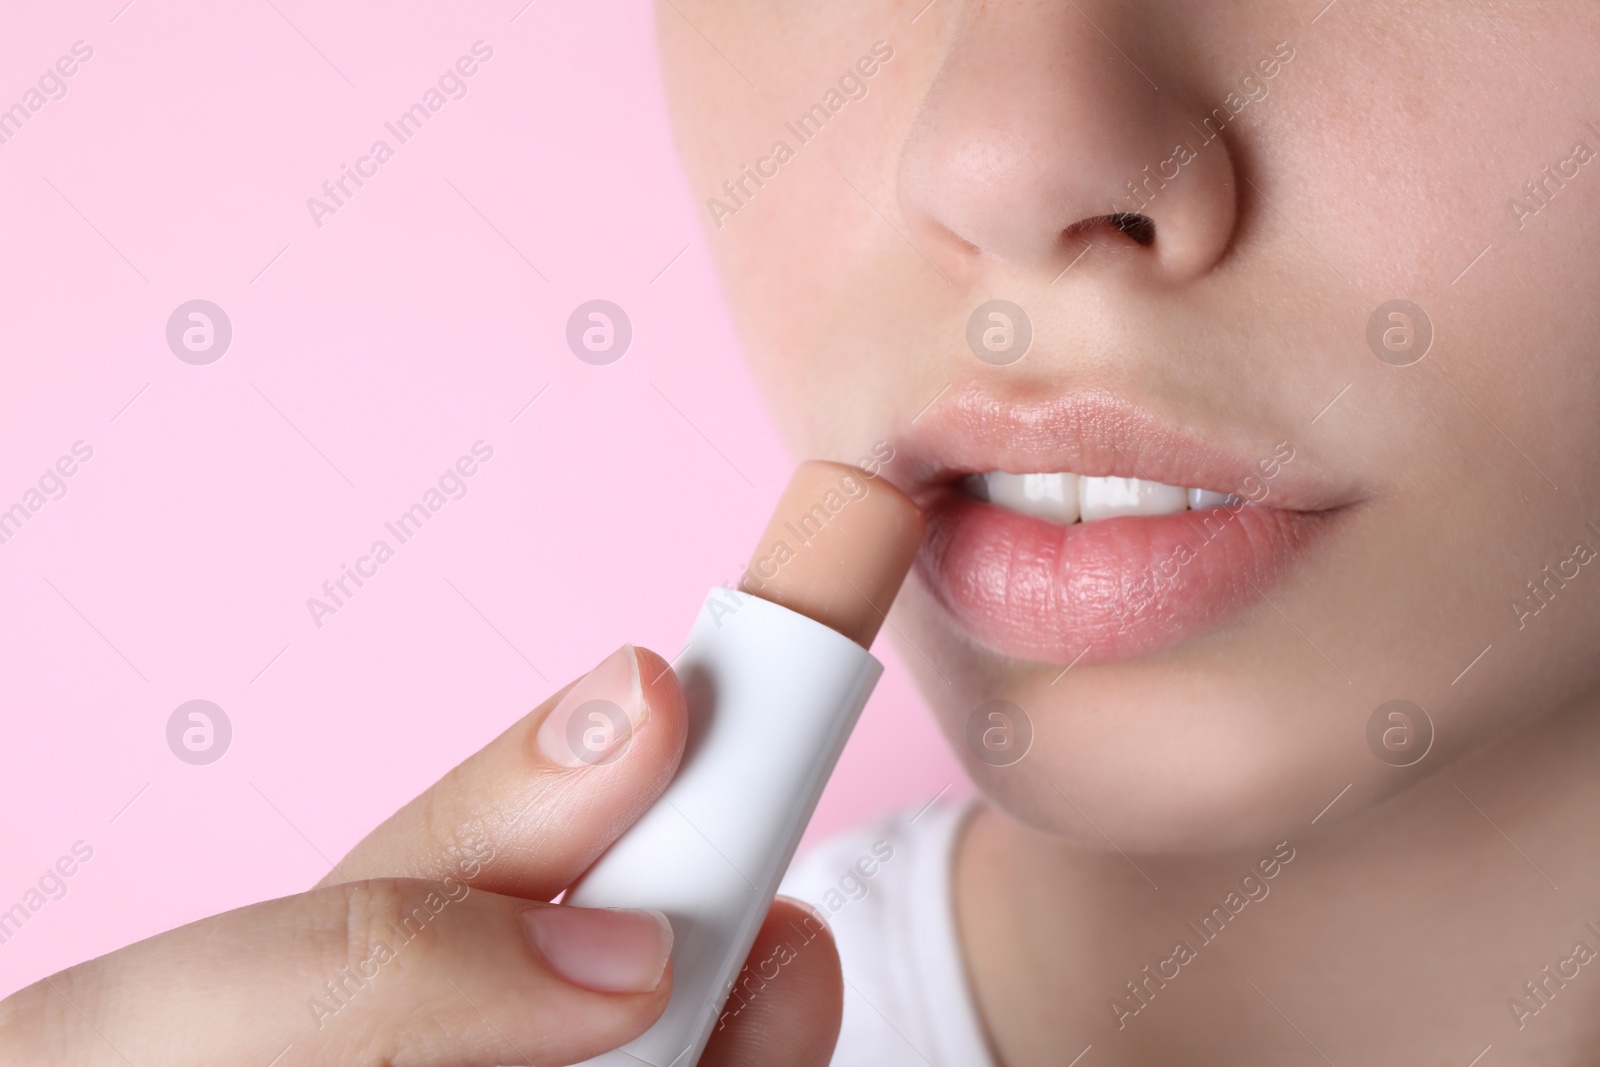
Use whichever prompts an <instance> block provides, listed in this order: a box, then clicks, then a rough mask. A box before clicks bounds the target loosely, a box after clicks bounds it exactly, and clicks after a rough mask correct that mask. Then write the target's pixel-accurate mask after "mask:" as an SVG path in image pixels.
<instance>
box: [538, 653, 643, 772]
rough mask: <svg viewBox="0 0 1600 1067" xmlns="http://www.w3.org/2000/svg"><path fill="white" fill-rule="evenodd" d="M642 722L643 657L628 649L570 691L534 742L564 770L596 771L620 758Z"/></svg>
mask: <svg viewBox="0 0 1600 1067" xmlns="http://www.w3.org/2000/svg"><path fill="white" fill-rule="evenodd" d="M642 722H644V689H643V688H642V687H641V686H640V684H639V655H638V653H637V652H636V651H635V650H634V647H633V646H632V645H623V646H622V647H621V648H619V649H617V650H616V651H615V652H613V653H611V655H609V656H607V657H606V658H605V659H603V660H601V661H600V665H599V666H598V667H596V668H595V669H594V670H592V671H590V672H589V673H588V674H586V675H584V676H583V677H582V678H580V679H578V682H577V684H576V685H574V686H573V687H572V688H571V689H569V690H567V695H566V696H564V697H562V698H561V701H560V703H558V704H557V705H556V706H555V708H553V709H552V710H551V712H550V714H549V715H546V716H545V720H544V722H542V723H540V724H539V732H538V734H537V735H535V742H536V743H537V744H538V746H539V751H540V752H543V753H544V754H545V756H546V757H547V758H548V759H550V760H551V761H553V762H555V763H558V764H560V765H561V766H563V767H592V766H594V765H595V764H597V763H610V762H612V761H613V760H615V759H617V758H619V757H620V756H621V755H622V753H623V752H624V751H625V750H626V749H627V747H628V742H629V741H630V740H631V739H632V738H633V732H634V731H635V730H637V729H638V728H639V725H640V724H641V723H642Z"/></svg>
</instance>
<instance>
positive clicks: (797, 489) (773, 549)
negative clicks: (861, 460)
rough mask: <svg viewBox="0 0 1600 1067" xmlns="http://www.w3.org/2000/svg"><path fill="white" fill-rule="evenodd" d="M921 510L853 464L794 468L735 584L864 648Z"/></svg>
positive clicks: (917, 536) (905, 567) (917, 534)
mask: <svg viewBox="0 0 1600 1067" xmlns="http://www.w3.org/2000/svg"><path fill="white" fill-rule="evenodd" d="M922 529H923V520H922V512H920V511H918V510H917V506H916V505H915V504H913V503H912V502H911V498H910V497H908V496H906V495H905V494H904V493H902V492H900V490H898V489H896V488H895V487H894V486H892V485H890V484H889V483H888V482H887V481H885V480H884V479H883V478H881V477H878V476H875V475H870V474H868V473H867V472H865V471H863V470H861V469H860V468H859V467H851V466H848V465H846V464H843V463H829V462H825V461H823V460H807V461H806V462H805V463H802V464H800V466H799V467H797V468H795V472H794V476H793V477H792V478H790V479H789V485H788V488H786V489H785V490H784V491H783V496H782V498H781V499H780V500H779V501H778V507H777V510H775V511H774V512H773V514H772V519H771V521H770V522H768V523H767V529H766V532H765V533H763V534H762V535H761V541H760V542H759V543H758V544H757V546H756V550H755V553H754V555H753V556H752V557H751V559H750V566H749V567H748V568H747V569H746V570H745V572H744V577H743V578H742V579H741V580H740V582H739V588H740V589H742V590H743V591H745V592H747V593H752V594H754V595H756V596H758V597H761V598H762V599H763V600H770V601H772V602H773V603H775V604H781V605H782V606H784V607H786V608H788V609H789V610H790V611H794V612H798V613H799V614H801V615H804V616H806V617H807V618H809V619H815V620H816V621H817V622H820V623H822V624H823V625H824V626H827V627H829V628H831V629H833V630H837V631H838V632H839V633H841V634H844V635H845V636H846V637H848V638H850V640H852V641H854V642H856V644H858V645H860V646H861V647H862V648H870V647H871V646H872V639H873V638H874V637H876V636H877V634H878V629H879V627H881V626H882V625H883V619H884V614H885V613H886V612H887V611H888V610H889V605H890V604H891V603H892V602H893V601H894V598H895V594H896V593H898V592H899V591H900V584H901V583H902V582H903V581H905V577H906V574H907V573H908V572H909V571H910V570H911V563H912V561H913V560H914V559H915V558H916V555H917V546H918V544H920V543H921V541H922Z"/></svg>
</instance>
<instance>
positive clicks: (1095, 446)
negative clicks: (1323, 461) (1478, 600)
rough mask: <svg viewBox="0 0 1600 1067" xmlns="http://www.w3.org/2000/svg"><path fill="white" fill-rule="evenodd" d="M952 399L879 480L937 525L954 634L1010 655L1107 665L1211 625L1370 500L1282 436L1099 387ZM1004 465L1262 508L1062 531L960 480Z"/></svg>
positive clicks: (930, 556)
mask: <svg viewBox="0 0 1600 1067" xmlns="http://www.w3.org/2000/svg"><path fill="white" fill-rule="evenodd" d="M951 393H952V395H948V396H946V397H944V398H942V399H941V400H940V401H939V402H937V403H936V404H935V405H934V406H933V407H932V408H930V409H929V410H928V411H926V412H924V413H923V414H922V415H920V416H918V418H917V420H916V422H915V423H913V424H912V426H911V427H910V428H909V429H908V431H907V432H905V433H904V434H902V435H901V436H900V437H899V438H898V439H897V440H896V441H895V442H894V445H895V460H894V461H893V462H891V463H890V464H889V465H888V466H887V467H886V468H885V470H884V473H885V475H886V476H888V477H889V478H890V479H891V480H892V481H893V482H894V483H895V484H896V485H897V486H898V487H899V488H901V489H902V490H904V491H906V492H907V493H908V494H909V495H910V496H911V497H912V499H914V500H915V501H916V502H917V503H918V505H919V506H920V507H922V509H923V510H924V512H925V514H926V515H927V518H928V534H927V537H926V538H925V539H924V541H923V545H922V550H921V552H920V553H919V555H918V558H917V564H916V573H917V575H918V577H919V579H920V580H921V581H922V583H923V584H924V585H925V586H926V588H927V589H928V590H929V592H930V593H931V594H932V596H933V599H934V600H935V601H936V602H937V603H938V604H939V605H940V606H941V607H942V608H943V609H944V612H945V613H946V615H948V616H949V618H950V620H951V622H952V623H953V624H954V625H955V626H956V627H957V628H959V629H960V630H962V631H965V632H966V633H967V634H968V635H969V636H970V637H971V638H972V639H973V640H975V641H976V642H977V643H979V644H981V645H983V646H986V647H987V648H990V649H992V650H994V651H996V652H1000V653H1002V654H1004V655H1009V656H1015V657H1019V658H1024V659H1035V660H1045V661H1048V662H1052V663H1068V662H1082V663H1085V664H1090V663H1104V662H1111V661H1116V660H1122V659H1128V658H1131V657H1134V656H1140V655H1147V654H1150V653H1153V652H1156V651H1159V650H1161V649H1163V648H1167V647H1171V646H1173V645H1176V644H1179V643H1181V642H1183V641H1186V640H1188V639H1190V638H1193V637H1196V636H1199V635H1200V634H1203V633H1206V632H1208V631H1210V630H1213V629H1216V628H1217V627H1219V626H1221V625H1223V624H1224V623H1226V621H1227V620H1228V619H1229V618H1230V617H1231V616H1233V615H1235V614H1237V613H1238V612H1239V611H1240V610H1242V609H1243V608H1245V607H1246V606H1248V605H1249V604H1250V603H1252V602H1256V603H1259V602H1260V601H1261V600H1262V599H1263V598H1264V597H1265V596H1267V595H1268V594H1269V593H1270V592H1271V588H1272V586H1273V585H1274V584H1276V583H1277V582H1278V581H1279V580H1280V579H1281V578H1282V577H1283V575H1284V574H1285V573H1287V572H1288V571H1289V570H1291V569H1292V566H1293V564H1294V563H1295V562H1296V561H1297V560H1298V559H1299V557H1300V555H1301V553H1302V552H1303V551H1304V550H1305V549H1306V548H1307V547H1308V546H1310V545H1311V544H1312V543H1313V541H1315V540H1316V539H1318V537H1319V535H1320V534H1322V533H1323V532H1325V531H1326V530H1327V529H1328V527H1329V526H1331V525H1332V524H1334V523H1335V522H1336V521H1337V520H1338V517H1339V516H1340V515H1342V514H1343V513H1344V512H1346V511H1347V510H1348V508H1349V506H1350V505H1352V504H1355V503H1356V502H1358V501H1359V500H1360V499H1362V496H1363V494H1362V493H1361V492H1360V490H1359V489H1358V488H1356V487H1353V486H1349V485H1342V484H1340V483H1338V482H1336V481H1335V480H1334V479H1332V478H1330V477H1328V476H1327V475H1326V474H1325V473H1324V472H1323V471H1321V470H1320V469H1319V468H1318V467H1317V466H1316V465H1315V464H1314V463H1313V462H1311V460H1310V459H1309V457H1307V456H1306V455H1305V450H1304V449H1303V448H1301V447H1298V446H1296V444H1295V442H1294V441H1293V440H1292V439H1291V438H1290V437H1289V436H1288V435H1277V436H1274V435H1272V434H1270V433H1261V432H1259V431H1258V432H1251V431H1249V430H1246V429H1244V428H1242V427H1240V426H1238V425H1232V426H1228V425H1221V426H1217V425H1206V426H1204V427H1203V428H1201V429H1188V428H1184V427H1180V426H1178V425H1175V424H1174V423H1173V422H1170V421H1164V420H1162V419H1160V418H1158V417H1157V416H1155V415H1154V414H1152V413H1151V412H1150V411H1149V409H1148V408H1144V407H1141V406H1139V405H1136V404H1134V403H1133V402H1132V401H1129V400H1127V399H1125V398H1123V397H1120V396H1117V395H1115V394H1112V393H1110V392H1108V391H1104V390H1081V391H1077V392H1072V393H1067V394H1058V395H1055V396H1052V397H1047V398H1044V399H1038V398H1027V397H1018V398H1008V397H1005V396H1001V395H997V394H996V393H995V392H993V391H991V390H987V389H984V388H982V387H980V386H977V385H967V386H962V387H952V390H951ZM1284 441H1288V443H1289V445H1291V446H1294V447H1295V454H1294V457H1293V459H1292V460H1290V461H1289V462H1287V463H1280V464H1279V466H1278V469H1277V471H1276V473H1275V474H1273V475H1272V476H1271V477H1266V476H1265V475H1264V472H1263V471H1262V470H1261V469H1260V467H1259V466H1258V465H1259V464H1260V463H1261V461H1263V460H1267V459H1270V458H1272V457H1274V454H1275V449H1276V448H1278V447H1279V445H1280V442H1284ZM995 470H1001V471H1011V472H1013V473H1029V472H1049V471H1071V472H1073V473H1076V474H1083V475H1091V476H1118V477H1133V478H1145V479H1149V480H1151V481H1157V482H1162V483H1165V484H1167V485H1179V486H1185V487H1188V488H1196V489H1211V490H1214V491H1216V492H1222V493H1234V494H1239V495H1241V496H1243V497H1245V498H1247V499H1248V500H1251V501H1254V502H1253V503H1249V504H1246V505H1245V506H1243V507H1237V508H1234V509H1222V508H1218V509H1211V510H1209V511H1206V510H1202V511H1189V512H1179V513H1177V514H1173V515H1158V516H1137V517H1133V516H1130V517H1125V518H1117V519H1107V520H1102V521H1099V522H1090V523H1077V524H1074V525H1071V526H1066V525H1061V524H1058V523H1052V522H1049V521H1047V520H1044V519H1038V518H1034V517H1032V516H1028V515H1023V514H1020V513H1018V512H1014V511H1011V510H1009V509H1006V508H1000V507H996V506H994V505H992V504H988V503H984V502H982V501H979V500H975V499H973V498H972V497H970V496H968V495H966V494H965V493H963V492H961V491H960V490H959V489H958V488H957V486H956V484H955V483H956V482H957V481H958V480H959V479H960V478H962V477H963V476H965V475H967V474H971V473H976V472H981V471H995Z"/></svg>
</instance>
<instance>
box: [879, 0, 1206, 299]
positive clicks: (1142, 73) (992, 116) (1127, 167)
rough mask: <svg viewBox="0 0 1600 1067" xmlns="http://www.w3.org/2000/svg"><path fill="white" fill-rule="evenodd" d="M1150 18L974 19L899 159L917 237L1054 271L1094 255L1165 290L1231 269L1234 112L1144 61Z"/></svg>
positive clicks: (1114, 14) (907, 213)
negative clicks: (1101, 252)
mask: <svg viewBox="0 0 1600 1067" xmlns="http://www.w3.org/2000/svg"><path fill="white" fill-rule="evenodd" d="M1141 6H1142V5H1140V4H1137V3H1132V4H1130V3H1128V2H1126V0H1076V2H1074V3H1060V2H1059V0H1042V2H1034V0H1022V2H1010V3H1005V4H995V5H988V4H985V5H982V6H981V8H979V9H976V10H975V11H974V13H973V14H971V15H968V16H964V17H965V18H966V21H965V22H964V23H963V25H962V26H961V28H960V29H959V30H958V31H957V36H956V40H955V42H954V44H953V46H952V47H951V49H950V51H949V52H948V53H947V55H946V58H945V61H944V63H943V64H942V66H941V67H940V69H939V71H938V73H937V74H936V76H935V78H934V81H933V83H932V85H931V87H930V89H929V91H928V93H927V95H926V97H925V98H924V100H923V102H922V106H921V108H920V111H919V113H918V115H917V118H916V120H915V122H914V123H913V125H912V128H911V132H910V134H909V135H908V139H907V142H906V144H905V147H904V151H903V152H902V155H901V161H900V171H899V175H898V183H899V196H900V205H901V210H902V212H903V214H904V217H905V218H906V219H907V221H908V223H909V224H910V225H911V226H912V227H913V229H915V230H917V231H919V234H918V236H919V238H921V239H923V240H926V241H927V242H928V243H929V244H930V245H932V246H934V247H937V248H939V249H941V251H942V252H943V253H944V254H945V255H946V256H949V257H957V258H959V257H974V256H984V255H987V256H992V257H998V258H999V259H1002V260H1005V261H1007V262H1009V263H1011V264H1013V265H1015V266H1018V267H1022V268H1028V269H1033V270H1042V271H1048V272H1051V273H1052V274H1053V273H1054V272H1057V271H1060V270H1062V269H1063V268H1064V267H1065V266H1067V265H1068V264H1070V263H1071V262H1073V261H1074V260H1075V259H1076V258H1077V257H1079V256H1081V255H1083V254H1084V250H1085V244H1086V243H1088V244H1096V243H1098V244H1100V245H1103V246H1105V247H1106V248H1107V249H1108V250H1109V249H1115V250H1116V251H1120V252H1124V253H1126V255H1124V256H1119V257H1115V259H1114V261H1115V262H1116V263H1117V265H1118V267H1119V269H1130V270H1139V271H1143V272H1145V273H1146V274H1147V275H1150V276H1154V277H1156V278H1159V279H1160V280H1164V281H1167V282H1179V281H1184V280H1187V279H1190V278H1194V277H1196V276H1198V275H1199V274H1201V273H1203V272H1204V271H1205V270H1206V269H1207V268H1209V267H1210V266H1211V265H1212V264H1213V263H1215V262H1216V261H1217V260H1218V259H1219V258H1220V257H1221V255H1222V253H1223V251H1224V250H1225V249H1226V248H1227V246H1228V243H1229V240H1230V239H1231V236H1232V233H1233V229H1234V225H1235V220H1236V217H1237V209H1236V201H1237V188H1236V175H1235V172H1234V164H1233V161H1232V159H1231V158H1230V156H1229V152H1228V148H1227V138H1226V137H1224V136H1223V133H1222V128H1221V126H1222V124H1221V123H1220V122H1219V121H1218V117H1219V116H1227V115H1228V112H1227V111H1226V110H1219V111H1216V112H1213V111H1212V110H1211V109H1209V108H1207V107H1206V106H1205V105H1204V103H1203V101H1202V100H1201V99H1200V95H1201V94H1200V93H1198V92H1196V91H1193V89H1194V87H1193V86H1192V85H1190V84H1188V83H1187V82H1186V80H1185V78H1184V75H1183V74H1182V72H1181V71H1179V70H1177V69H1175V68H1174V67H1173V66H1172V65H1170V63H1169V65H1167V66H1159V65H1157V63H1156V62H1155V61H1154V60H1152V59H1150V58H1148V55H1149V54H1150V50H1148V49H1142V48H1140V47H1139V45H1140V34H1141V32H1143V31H1141V29H1140V26H1141V24H1146V25H1147V24H1148V20H1150V19H1151V18H1153V17H1157V16H1154V15H1152V13H1150V12H1141V11H1138V10H1136V9H1138V8H1140V7H1141ZM1164 54H1170V53H1164ZM1191 116H1192V117H1191Z"/></svg>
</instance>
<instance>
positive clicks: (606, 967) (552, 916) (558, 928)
mask: <svg viewBox="0 0 1600 1067" xmlns="http://www.w3.org/2000/svg"><path fill="white" fill-rule="evenodd" d="M522 929H523V931H524V932H525V933H526V934H527V935H528V940H529V941H530V942H532V944H533V947H534V949H535V950H537V951H538V953H539V955H540V956H541V957H543V959H544V961H545V963H546V964H548V965H549V967H550V969H551V970H552V971H555V972H556V974H558V975H560V976H561V977H562V978H565V979H566V980H567V981H569V982H571V983H572V984H573V985H580V986H583V987H584V988H585V989H593V990H595V991H597V992H600V993H648V992H650V991H651V990H652V989H655V988H656V987H657V986H659V985H660V984H661V976H662V974H664V973H665V972H666V969H667V960H668V958H669V957H670V956H671V955H672V924H671V923H669V922H667V917H666V916H665V915H663V914H661V913H660V912H659V911H648V910H643V909H638V910H635V909H632V908H572V907H567V906H566V905H564V904H552V905H548V906H546V907H542V908H529V909H528V910H526V911H524V912H523V913H522Z"/></svg>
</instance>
